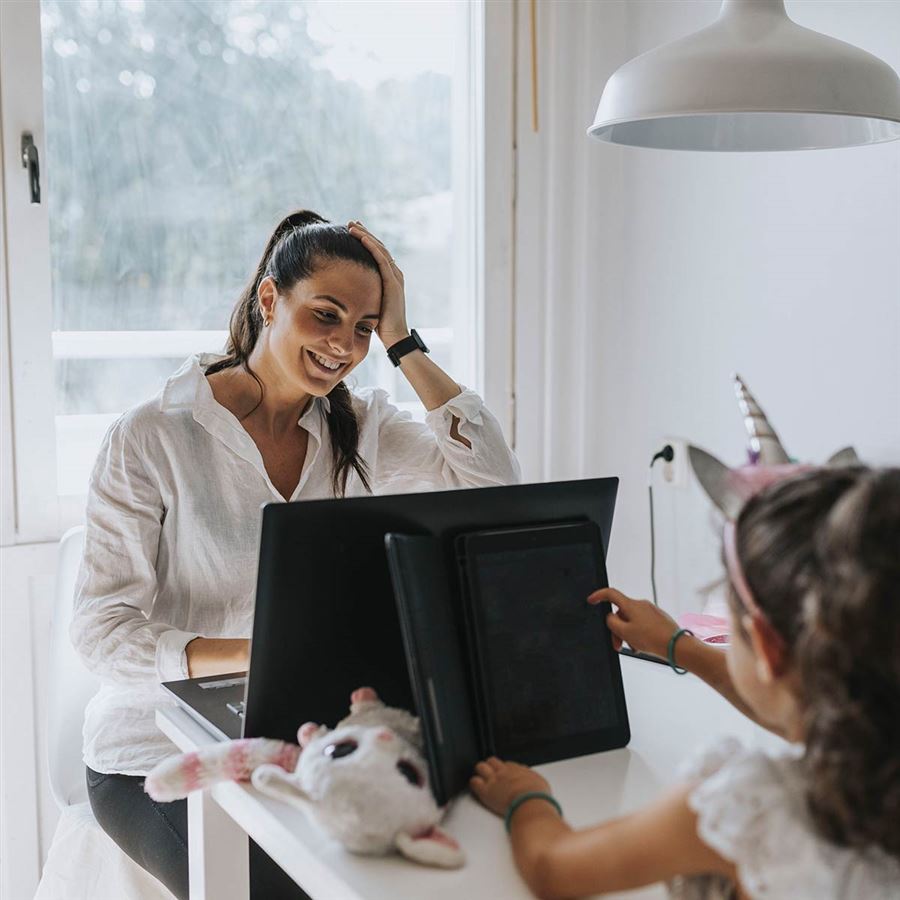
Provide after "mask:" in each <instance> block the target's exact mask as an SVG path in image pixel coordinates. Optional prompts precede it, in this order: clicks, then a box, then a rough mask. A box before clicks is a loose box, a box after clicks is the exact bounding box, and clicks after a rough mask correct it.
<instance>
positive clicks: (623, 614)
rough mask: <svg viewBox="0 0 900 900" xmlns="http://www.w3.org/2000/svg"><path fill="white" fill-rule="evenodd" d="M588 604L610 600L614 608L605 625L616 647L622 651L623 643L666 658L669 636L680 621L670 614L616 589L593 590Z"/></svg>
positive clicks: (646, 601)
mask: <svg viewBox="0 0 900 900" xmlns="http://www.w3.org/2000/svg"><path fill="white" fill-rule="evenodd" d="M588 603H592V604H598V603H611V604H612V605H613V606H614V607H615V609H614V610H613V612H611V613H609V614H608V615H607V616H606V624H607V626H608V627H609V630H610V631H611V632H612V637H613V647H614V648H615V649H616V650H621V648H622V644H623V642H624V643H627V644H628V645H629V646H630V647H631V648H632V649H634V650H639V651H641V652H642V653H651V654H653V655H654V656H661V657H662V658H663V659H665V658H666V653H667V650H668V645H669V639H670V638H671V637H672V635H673V634H674V632H675V631H676V630H677V629H678V623H677V622H676V621H675V620H674V619H673V618H672V617H671V616H670V615H669V614H668V613H664V612H663V611H662V610H661V609H660V608H659V607H658V606H655V605H654V604H653V603H651V602H650V601H649V600H633V599H632V598H631V597H626V596H625V594H623V593H622V592H621V591H617V590H616V589H615V588H603V589H602V590H599V591H594V593H593V594H591V595H590V597H588Z"/></svg>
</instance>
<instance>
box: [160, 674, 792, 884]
mask: <svg viewBox="0 0 900 900" xmlns="http://www.w3.org/2000/svg"><path fill="white" fill-rule="evenodd" d="M622 674H623V679H624V682H625V694H626V698H627V702H628V715H629V719H630V722H631V743H630V745H629V746H628V747H627V748H626V749H624V750H615V751H612V752H609V753H599V754H595V755H593V756H584V757H580V758H578V759H572V760H566V761H564V762H558V763H551V764H549V765H545V766H540V767H538V771H540V772H541V774H542V775H544V776H545V777H546V778H547V779H548V780H549V781H550V784H551V785H552V787H553V791H554V794H555V795H556V796H557V798H558V799H559V801H560V803H561V804H562V808H563V810H564V811H565V815H566V819H567V821H568V822H570V823H571V824H572V825H573V826H575V827H583V826H586V825H589V824H592V823H596V822H599V821H602V820H604V819H607V818H611V817H613V816H617V815H620V814H622V813H627V812H630V811H632V810H634V809H637V808H639V807H641V806H643V805H645V804H646V803H648V802H649V801H651V800H653V799H654V798H655V797H656V796H657V795H658V794H659V791H660V788H662V787H663V786H664V785H666V784H669V783H671V782H673V781H674V780H675V779H676V778H677V769H678V765H679V763H680V762H681V761H682V760H683V759H684V758H685V757H686V756H689V755H690V753H691V751H692V749H693V748H694V747H696V746H697V745H698V744H700V743H702V742H703V741H704V740H707V739H710V738H712V737H714V736H716V735H720V734H734V735H737V736H738V737H739V738H741V739H743V740H745V741H746V742H747V743H749V744H753V745H755V746H760V745H771V744H775V743H777V742H778V739H777V738H775V737H774V736H772V735H769V734H768V733H766V732H764V731H762V729H759V728H758V727H756V726H755V725H753V724H752V723H750V722H749V721H748V720H747V719H745V718H744V717H743V716H741V715H740V713H738V712H737V711H736V710H735V709H733V708H732V707H731V706H730V705H729V704H728V703H726V702H725V701H724V700H723V699H722V698H720V697H719V696H718V695H717V694H716V693H715V692H714V691H713V690H712V689H711V688H708V687H706V685H704V684H703V683H702V682H700V681H698V680H697V679H696V678H694V677H693V676H690V675H685V676H678V675H676V674H675V673H674V672H672V671H671V670H669V669H667V668H665V667H663V666H660V665H657V664H655V663H652V662H645V661H642V660H636V659H630V658H626V657H623V658H622ZM156 720H157V724H158V725H159V727H160V728H161V729H162V730H163V731H164V732H165V733H166V735H168V737H169V738H170V739H171V740H172V741H174V743H175V744H176V745H177V746H178V747H179V748H180V749H182V750H194V749H198V748H201V747H204V746H209V745H211V744H214V743H215V739H214V738H213V737H211V736H210V735H209V734H207V732H206V731H204V729H203V728H201V727H200V726H199V725H198V724H197V723H196V722H194V720H193V719H191V717H190V716H188V715H187V714H186V713H185V712H183V711H182V710H179V709H167V710H162V711H159V712H157V715H156ZM332 724H333V723H332ZM444 826H445V828H446V829H447V831H449V832H450V833H451V834H452V835H453V836H454V837H455V838H456V839H457V840H458V841H459V842H460V844H461V845H462V848H463V850H464V851H465V853H466V856H467V861H466V865H465V867H463V868H462V869H458V870H453V871H445V870H440V869H431V868H425V867H422V866H418V865H416V864H415V863H412V862H409V861H407V860H404V859H401V858H400V857H387V858H371V857H363V856H357V855H354V854H352V853H349V852H347V851H346V850H344V849H343V848H342V847H341V846H340V845H339V844H338V843H336V842H335V841H333V840H331V839H330V838H328V837H327V836H325V835H324V834H323V833H322V832H321V831H319V830H318V829H317V828H316V827H315V826H314V825H313V824H312V823H311V822H310V821H309V820H308V819H307V818H306V817H305V816H304V814H303V813H302V812H300V811H299V810H295V809H293V808H291V807H289V806H287V805H286V804H284V803H282V802H280V801H278V800H275V799H272V798H269V797H264V796H263V795H261V794H260V793H259V792H258V791H256V790H255V789H254V788H253V787H251V786H249V785H247V784H233V783H228V784H220V785H216V786H215V787H214V788H212V790H211V791H204V792H202V793H200V792H198V793H196V794H193V795H192V796H191V797H190V798H189V799H188V829H189V835H190V840H189V846H190V885H191V900H246V898H247V895H248V883H249V879H248V863H247V836H248V835H249V836H250V837H252V838H253V840H254V841H256V842H257V844H259V845H260V846H261V847H262V848H263V850H265V851H266V853H268V854H269V856H271V857H272V858H273V859H274V860H275V861H276V862H277V863H278V864H279V865H280V866H281V867H282V868H283V869H284V870H285V871H286V872H287V873H288V874H289V875H290V876H291V877H292V878H293V879H294V881H296V882H297V884H299V885H300V886H301V887H302V888H303V889H304V890H305V891H306V892H307V893H308V894H309V895H310V896H311V897H313V898H315V900H319V898H322V900H420V898H423V897H428V898H429V900H459V898H465V900H482V898H484V900H497V898H502V900H519V898H521V900H527V898H530V897H531V896H532V895H531V894H530V892H529V891H528V889H527V888H526V887H525V884H524V882H523V881H522V879H521V878H520V877H519V875H518V873H517V872H516V870H515V867H514V866H513V862H512V856H511V854H510V850H509V842H508V839H507V837H506V834H505V832H504V829H503V822H502V821H501V820H500V819H498V818H497V817H496V816H493V815H491V814H490V813H488V812H487V811H486V810H484V809H483V808H482V807H480V806H479V805H478V804H477V803H476V802H475V801H474V800H473V799H472V798H471V797H469V796H464V797H461V798H459V799H458V800H457V801H455V803H454V804H453V805H452V807H451V809H450V811H449V813H448V815H447V817H446V819H445V820H444ZM606 896H614V897H621V898H626V897H627V898H628V900H651V898H662V897H664V896H665V892H664V890H663V889H662V888H661V887H653V888H647V889H644V890H642V891H636V892H635V891H631V892H628V893H627V894H615V895H606Z"/></svg>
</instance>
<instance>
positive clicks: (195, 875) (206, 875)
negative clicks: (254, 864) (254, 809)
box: [188, 791, 250, 900]
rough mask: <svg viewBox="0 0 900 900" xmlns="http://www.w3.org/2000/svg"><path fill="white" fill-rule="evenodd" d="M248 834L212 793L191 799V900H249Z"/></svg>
mask: <svg viewBox="0 0 900 900" xmlns="http://www.w3.org/2000/svg"><path fill="white" fill-rule="evenodd" d="M248 852H249V849H248V843H247V832H246V831H244V830H243V829H242V828H241V827H240V826H239V825H238V824H237V823H236V822H235V821H234V819H232V818H231V816H229V815H228V813H226V812H225V810H224V809H222V807H221V806H219V804H218V803H216V801H215V800H214V799H213V798H212V795H211V794H210V792H209V791H194V793H192V794H189V795H188V865H189V867H190V868H189V879H190V897H191V900H247V898H248V897H249V896H250V862H249V857H248Z"/></svg>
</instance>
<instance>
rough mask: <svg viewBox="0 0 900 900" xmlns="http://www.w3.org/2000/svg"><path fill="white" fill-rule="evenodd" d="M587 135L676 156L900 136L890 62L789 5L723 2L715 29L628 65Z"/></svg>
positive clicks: (611, 84)
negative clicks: (815, 26)
mask: <svg viewBox="0 0 900 900" xmlns="http://www.w3.org/2000/svg"><path fill="white" fill-rule="evenodd" d="M588 134H590V135H593V136H594V137H596V138H599V139H600V140H604V141H609V142H611V143H615V144H629V145H633V146H639V147H656V148H661V149H669V150H807V149H813V148H825V147H852V146H856V145H858V144H870V143H878V142H881V141H890V140H894V139H896V138H900V79H898V77H897V73H896V72H894V70H893V69H892V68H891V67H890V66H889V65H888V64H887V63H885V62H883V61H882V60H880V59H878V57H876V56H873V55H872V54H871V53H867V52H866V51H864V50H860V49H859V48H857V47H853V46H851V45H850V44H845V43H844V42H843V41H838V40H835V39H834V38H830V37H826V36H825V35H822V34H819V33H817V32H815V31H811V30H809V29H808V28H803V27H802V26H800V25H797V24H796V23H794V22H792V21H791V20H790V19H789V18H788V16H787V13H786V12H785V9H784V2H783V0H724V2H723V3H722V10H721V12H720V14H719V17H718V19H717V20H716V21H715V22H714V23H713V24H712V25H710V26H709V27H707V28H704V29H702V30H701V31H698V32H695V33H694V34H691V35H688V36H687V37H685V38H682V39H681V40H678V41H674V42H673V43H671V44H665V45H664V46H662V47H658V48H656V49H655V50H651V51H649V52H648V53H644V54H642V55H641V56H638V57H636V58H635V59H632V60H630V61H629V62H627V63H625V65H624V66H622V67H621V68H619V69H618V70H617V71H616V72H614V73H613V75H612V77H611V78H610V79H609V81H607V83H606V87H605V88H604V90H603V95H602V97H601V98H600V105H599V107H598V108H597V115H596V117H595V119H594V123H593V125H591V127H590V128H589V129H588Z"/></svg>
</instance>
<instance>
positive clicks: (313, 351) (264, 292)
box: [259, 260, 381, 397]
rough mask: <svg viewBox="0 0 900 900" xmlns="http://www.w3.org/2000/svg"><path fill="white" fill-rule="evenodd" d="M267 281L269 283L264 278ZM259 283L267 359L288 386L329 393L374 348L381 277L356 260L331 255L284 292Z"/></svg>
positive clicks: (321, 393) (309, 391) (306, 391)
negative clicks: (333, 257)
mask: <svg viewBox="0 0 900 900" xmlns="http://www.w3.org/2000/svg"><path fill="white" fill-rule="evenodd" d="M264 283H265V282H264ZM269 283H270V284H271V288H265V287H264V286H263V285H261V286H260V291H259V304H260V310H261V312H262V313H263V316H264V317H265V316H268V317H269V318H270V325H269V327H268V328H266V329H264V330H263V334H262V338H263V340H264V341H265V344H264V346H263V350H264V351H265V354H266V356H267V357H268V358H267V359H266V362H267V363H269V364H272V365H273V366H274V367H275V369H276V371H277V372H278V376H279V380H280V381H281V382H282V383H283V384H284V386H285V387H286V388H288V389H292V390H293V389H295V390H297V391H298V392H302V393H306V394H311V395H313V396H315V397H324V396H325V395H326V394H328V393H329V392H330V391H331V390H332V389H333V388H334V387H335V385H336V384H337V383H338V382H339V381H341V380H343V379H344V378H346V377H347V375H349V374H350V372H352V371H353V370H354V369H355V368H356V367H357V366H358V365H359V364H360V363H361V362H362V361H363V360H364V359H365V358H366V354H367V353H368V352H369V343H370V341H371V338H372V333H373V332H374V330H375V327H376V326H377V325H378V315H379V311H380V309H381V276H380V275H379V274H378V273H377V272H373V271H372V270H371V269H368V268H366V267H365V266H361V265H359V264H358V263H355V262H348V261H343V260H332V261H328V262H325V263H323V264H322V265H320V266H319V267H318V268H317V269H316V271H315V272H314V273H313V274H312V275H311V276H310V277H309V278H307V279H304V280H303V281H298V282H297V284H295V285H294V287H293V288H291V290H290V291H287V292H285V293H282V292H280V291H277V289H275V287H274V282H272V281H271V279H269Z"/></svg>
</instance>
